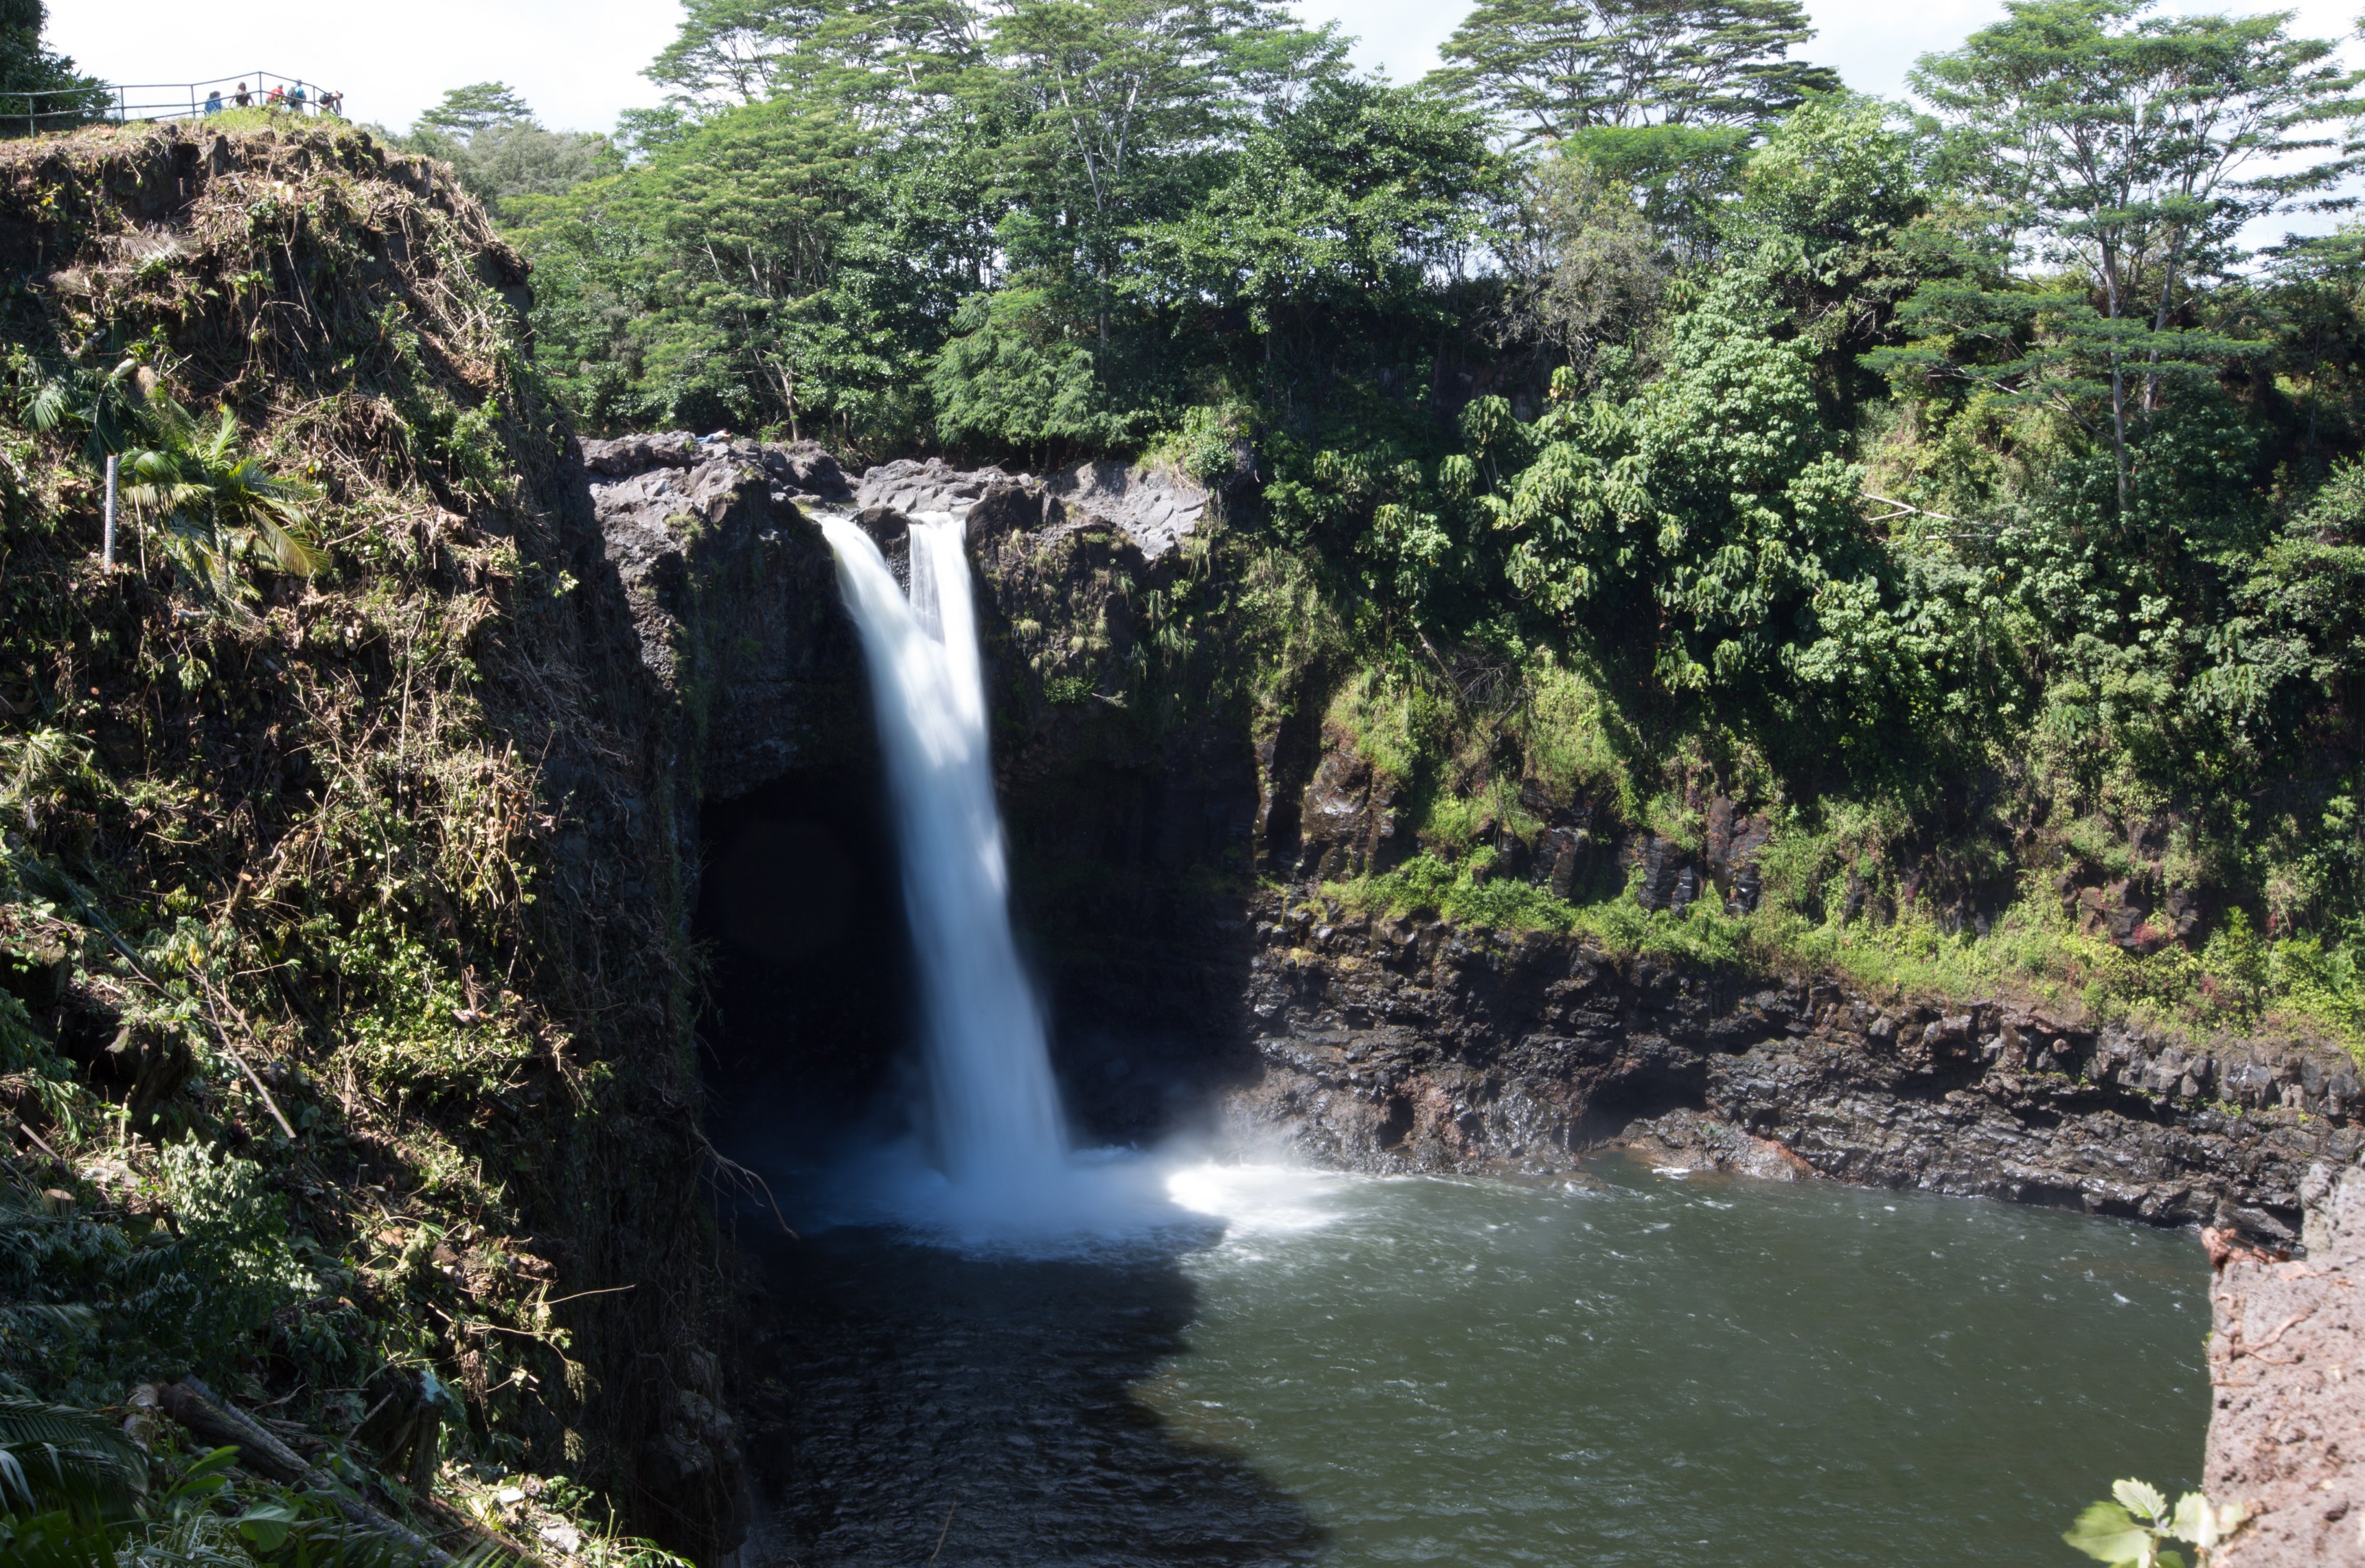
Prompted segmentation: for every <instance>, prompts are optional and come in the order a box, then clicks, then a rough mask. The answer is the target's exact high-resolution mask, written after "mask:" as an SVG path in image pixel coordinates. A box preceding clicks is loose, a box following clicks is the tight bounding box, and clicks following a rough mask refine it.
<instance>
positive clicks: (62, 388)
mask: <svg viewBox="0 0 2365 1568" xmlns="http://www.w3.org/2000/svg"><path fill="white" fill-rule="evenodd" d="M72 414H73V386H70V385H69V384H68V383H66V382H64V381H62V380H51V381H44V382H42V383H41V385H40V388H39V390H38V391H36V392H35V393H34V394H33V400H32V401H31V402H30V403H28V404H27V405H26V406H25V420H26V422H27V423H28V424H30V425H31V426H32V427H33V428H34V429H35V430H37V431H53V430H55V429H57V428H58V426H59V425H61V424H62V423H64V422H65V420H67V419H68V418H69V417H70V416H71V415H72Z"/></svg>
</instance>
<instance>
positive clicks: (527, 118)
mask: <svg viewBox="0 0 2365 1568" xmlns="http://www.w3.org/2000/svg"><path fill="white" fill-rule="evenodd" d="M532 123H533V111H532V109H530V108H528V107H527V106H526V102H525V100H524V99H523V98H521V97H520V96H518V92H517V89H516V88H514V87H512V86H510V84H508V83H506V82H472V83H470V84H468V85H467V86H465V87H454V88H453V89H451V90H450V91H449V92H447V93H445V94H444V95H443V102H441V103H439V104H437V105H436V106H434V107H432V108H431V109H429V110H427V111H426V112H425V113H424V114H422V115H420V117H419V120H418V123H417V124H416V125H414V126H413V127H412V128H411V129H413V130H440V131H442V132H443V133H444V134H445V135H447V136H457V137H460V138H462V139H464V140H465V139H466V138H468V137H471V136H474V135H476V132H478V131H480V130H482V129H485V128H486V127H487V126H490V125H504V124H518V125H531V124H532Z"/></svg>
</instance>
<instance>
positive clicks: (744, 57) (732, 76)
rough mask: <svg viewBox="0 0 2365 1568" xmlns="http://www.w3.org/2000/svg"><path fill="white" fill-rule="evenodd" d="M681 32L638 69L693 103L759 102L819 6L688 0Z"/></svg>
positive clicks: (783, 71) (783, 75)
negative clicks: (644, 67) (643, 67)
mask: <svg viewBox="0 0 2365 1568" xmlns="http://www.w3.org/2000/svg"><path fill="white" fill-rule="evenodd" d="M683 9H684V11H685V13H686V14H685V15H684V17H682V24H681V32H680V34H679V36H678V37H677V38H676V39H674V40H673V42H671V43H669V44H667V46H666V47H665V49H664V50H662V51H661V52H660V53H659V54H658V55H657V57H656V60H655V61H654V62H651V63H650V64H649V66H648V68H647V69H646V70H644V71H643V72H642V73H641V74H642V75H644V76H646V77H647V78H648V79H649V80H650V81H652V82H655V83H656V84H658V85H659V86H664V87H671V88H673V89H675V90H676V91H677V92H678V93H679V94H681V95H683V96H685V97H686V98H688V99H689V100H690V101H691V102H693V103H699V104H705V105H709V106H715V105H729V104H734V103H737V104H759V103H762V102H763V101H764V100H765V99H767V98H768V97H771V96H772V95H774V94H775V93H776V92H778V91H779V89H780V87H781V86H783V85H784V84H786V82H787V80H788V73H789V71H790V64H791V60H792V57H793V56H794V54H795V52H796V50H797V47H798V44H799V40H801V39H810V38H812V37H813V34H814V33H815V32H817V31H818V30H819V29H820V28H821V25H822V22H823V19H824V17H825V16H826V15H827V11H826V9H825V7H824V6H820V5H816V4H813V3H812V0H689V3H688V4H687V5H686V6H684V7H683Z"/></svg>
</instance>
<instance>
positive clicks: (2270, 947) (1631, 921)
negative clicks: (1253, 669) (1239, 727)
mask: <svg viewBox="0 0 2365 1568" xmlns="http://www.w3.org/2000/svg"><path fill="white" fill-rule="evenodd" d="M1492 858H1493V857H1492V855H1491V853H1490V852H1489V851H1486V850H1485V849H1480V850H1477V851H1475V852H1474V853H1472V854H1470V855H1469V856H1467V857H1463V858H1462V859H1460V860H1458V861H1454V860H1448V859H1446V858H1444V857H1440V856H1439V855H1436V854H1430V853H1423V854H1421V855H1418V856H1416V857H1413V858H1412V859H1411V860H1410V861H1408V862H1407V863H1406V864H1405V865H1403V866H1400V867H1398V868H1395V870H1393V871H1389V872H1386V873H1384V874H1382V875H1379V876H1372V877H1363V878H1358V879H1354V880H1351V881H1347V882H1338V883H1330V884H1327V885H1325V887H1324V889H1323V891H1324V893H1325V894H1326V895H1328V897H1330V898H1331V899H1333V900H1335V901H1336V902H1338V903H1339V905H1340V906H1341V907H1342V908H1344V909H1346V910H1349V911H1351V912H1352V913H1355V914H1357V915H1360V916H1363V917H1367V918H1380V919H1385V918H1388V917H1391V916H1398V915H1405V916H1416V917H1424V918H1443V919H1446V920H1450V921H1452V922H1454V923H1456V924H1462V925H1466V926H1473V927H1477V928H1481V929H1486V930H1492V931H1498V932H1509V933H1518V932H1530V931H1541V932H1551V933H1555V934H1569V935H1579V936H1583V937H1585V938H1586V939H1588V940H1590V941H1592V942H1594V943H1596V944H1597V945H1599V946H1601V947H1603V948H1604V949H1605V950H1607V951H1608V952H1610V953H1612V954H1616V955H1621V956H1647V957H1651V958H1660V959H1663V960H1666V961H1669V962H1673V963H1678V964H1682V965H1685V966H1687V967H1692V968H1699V969H1747V970H1756V971H1761V972H1765V973H1768V974H1778V973H1797V972H1800V971H1810V972H1821V973H1827V974H1832V975H1835V976H1839V977H1842V978H1844V980H1846V981H1847V982H1848V983H1849V984H1850V985H1851V986H1852V987H1854V988H1855V989H1856V990H1858V991H1864V992H1866V993H1868V994H1871V995H1875V996H1885V997H1890V998H1900V999H1901V998H1905V997H1919V998H1933V999H1946V1000H1953V1001H1970V1000H1974V999H1979V998H1993V997H1995V996H1997V995H1999V994H2002V995H2009V996H2015V997H2020V998H2023V999H2026V1000H2029V1001H2032V1002H2040V1003H2047V1004H2052V1005H2055V1006H2066V1007H2068V1008H2070V1009H2073V1010H2075V1011H2078V1012H2082V1013H2084V1014H2087V1015H2088V1016H2090V1017H2092V1018H2095V1019H2098V1020H2099V1019H2126V1020H2129V1021H2133V1022H2137V1023H2141V1024H2144V1025H2151V1026H2156V1027H2167V1028H2170V1029H2176V1030H2179V1031H2182V1032H2187V1033H2191V1034H2196V1035H2205V1034H2208V1033H2210V1032H2214V1031H2216V1030H2221V1029H2225V1030H2234V1031H2237V1032H2238V1031H2250V1030H2259V1029H2273V1030H2283V1031H2289V1032H2292V1033H2298V1034H2303V1035H2309V1036H2315V1037H2318V1038H2323V1039H2326V1040H2330V1041H2333V1042H2336V1043H2337V1044H2339V1045H2340V1046H2341V1047H2344V1048H2345V1049H2347V1050H2348V1053H2349V1054H2350V1055H2351V1056H2353V1057H2355V1058H2357V1060H2358V1062H2359V1066H2360V1067H2365V983H2360V982H2365V975H2360V973H2359V965H2358V963H2357V961H2356V958H2355V956H2354V955H2353V953H2350V952H2348V951H2346V950H2334V951H2331V952H2327V951H2326V949H2325V948H2324V947H2323V946H2322V945H2321V944H2320V943H2319V941H2318V940H2317V939H2316V938H2315V937H2313V936H2298V937H2286V938H2281V939H2279V940H2274V941H2261V940H2259V939H2258V938H2256V937H2255V936H2253V935H2249V933H2248V931H2247V924H2246V923H2241V922H2238V921H2229V922H2228V923H2226V924H2225V927H2223V928H2221V931H2220V933H2219V935H2218V936H2217V937H2216V938H2215V939H2214V940H2213V941H2212V942H2211V943H2210V944H2209V945H2208V946H2205V947H2204V948H2203V949H2202V951H2201V952H2199V953H2193V952H2189V951H2187V950H2185V949H2183V948H2181V947H2176V946H2169V947H2165V948H2162V949H2161V950H2160V951H2158V952H2157V953H2153V954H2151V955H2149V956H2138V955H2135V954H2131V953H2128V952H2125V951H2123V950H2122V949H2120V948H2119V947H2117V946H2113V944H2111V943H2110V942H2108V941H2105V940H2102V938H2099V937H2095V936H2090V935H2084V934H2082V933H2080V932H2079V931H2078V930H2077V929H2076V927H2075V926H2074V925H2073V924H2071V922H2070V921H2069V919H2068V916H2066V915H2064V914H2062V913H2060V910H2059V907H2058V904H2057V902H2054V901H2052V900H2051V899H2050V898H2049V897H2048V896H2046V895H2043V894H2040V893H2037V892H2035V891H2033V890H2032V891H2031V892H2029V893H2028V894H2026V895H2024V896H2023V898H2022V899H2021V900H2020V901H2019V902H2015V903H2014V904H2013V905H2012V907H2011V908H2010V909H2009V910H2007V911H2006V912H2005V913H2003V915H2002V916H2001V918H2000V919H1998V920H1996V921H1994V922H1993V923H1992V924H1990V929H1989V931H1988V933H1987V934H1986V935H1978V934H1976V933H1974V932H1972V931H1969V930H1959V931H1955V932H1948V931H1946V930H1945V929H1944V928H1943V927H1942V926H1941V925H1940V924H1938V923H1937V922H1936V921H1934V920H1933V919H1931V918H1930V917H1929V915H1928V913H1927V912H1926V910H1924V909H1923V908H1922V906H1920V905H1918V904H1917V905H1913V906H1910V907H1909V908H1908V909H1907V911H1906V912H1905V913H1903V915H1902V916H1900V918H1899V919H1897V920H1894V921H1890V922H1888V923H1885V924H1873V923H1871V922H1869V921H1866V920H1863V919H1857V920H1855V921H1839V920H1816V919H1811V918H1810V917H1808V916H1806V915H1803V914H1800V913H1797V912H1796V911H1793V910H1788V909H1785V908H1781V907H1778V906H1774V905H1767V906H1762V907H1760V908H1759V909H1757V910H1755V911H1753V912H1751V913H1745V914H1727V913H1724V912H1723V911H1722V910H1721V908H1718V907H1715V905H1714V903H1713V900H1712V897H1711V898H1710V899H1704V900H1703V901H1701V902H1698V903H1696V904H1694V905H1693V906H1692V907H1691V908H1690V909H1688V910H1686V911H1681V912H1676V911H1670V910H1656V911H1653V910H1645V909H1643V908H1642V906H1641V905H1639V904H1638V903H1636V902H1634V899H1633V897H1632V895H1631V893H1630V892H1627V891H1624V890H1620V891H1619V892H1617V893H1615V894H1613V895H1610V896H1607V897H1603V898H1598V899H1595V900H1591V901H1587V902H1567V901H1564V900H1561V899H1556V898H1554V897H1552V894H1551V893H1550V892H1549V891H1547V890H1544V889H1543V888H1541V887H1538V886H1535V885H1533V884H1531V883H1528V882H1524V881H1518V880H1512V879H1497V878H1494V877H1492V876H1490V875H1489V874H1488V872H1489V870H1490V868H1491V861H1492Z"/></svg>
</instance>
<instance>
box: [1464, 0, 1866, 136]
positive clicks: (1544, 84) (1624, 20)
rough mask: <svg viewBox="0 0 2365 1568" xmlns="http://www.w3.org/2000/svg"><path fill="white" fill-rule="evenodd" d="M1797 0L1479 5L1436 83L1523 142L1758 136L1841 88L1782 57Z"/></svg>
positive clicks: (1829, 76) (1515, 0)
mask: <svg viewBox="0 0 2365 1568" xmlns="http://www.w3.org/2000/svg"><path fill="white" fill-rule="evenodd" d="M1813 36H1814V29H1813V28H1811V27H1810V26H1809V25H1808V22H1807V13H1806V7H1805V6H1803V5H1801V4H1799V0H1480V4H1479V5H1478V6H1477V7H1476V9H1474V10H1473V11H1472V12H1471V13H1470V15H1469V17H1467V18H1466V19H1465V20H1464V21H1463V24H1462V26H1461V27H1460V28H1456V29H1455V31H1454V34H1453V36H1452V38H1451V39H1447V40H1446V43H1445V47H1444V49H1443V50H1442V51H1441V52H1442V53H1443V54H1444V56H1445V58H1446V59H1447V60H1448V61H1450V62H1459V63H1457V64H1452V65H1449V66H1448V67H1446V68H1445V69H1444V70H1443V71H1441V72H1440V73H1438V75H1439V80H1440V82H1441V83H1442V84H1445V85H1447V86H1449V87H1451V88H1452V89H1453V90H1456V91H1459V92H1463V93H1467V94H1469V95H1471V96H1473V97H1474V98H1475V99H1476V100H1477V101H1479V102H1481V103H1483V104H1485V105H1486V106H1488V107H1489V108H1490V109H1492V110H1494V111H1495V112H1496V113H1497V114H1499V115H1501V116H1503V117H1504V118H1507V119H1508V120H1509V121H1510V122H1511V123H1512V124H1513V125H1514V126H1515V127H1516V128H1517V129H1519V133H1520V135H1521V137H1522V138H1523V139H1524V140H1551V141H1557V140H1561V139H1563V138H1564V137H1568V136H1571V135H1574V134H1575V133H1576V132H1578V131H1581V130H1585V129H1590V128H1594V127H1602V126H1608V127H1622V128H1631V127H1635V126H1645V125H1687V126H1720V125H1740V126H1756V125H1761V124H1763V123H1765V121H1767V120H1769V119H1772V118H1775V117H1777V116H1778V115H1780V114H1782V113H1783V112H1784V111H1786V110H1788V109H1789V108H1791V107H1792V106H1795V105H1797V104H1798V103H1799V101H1800V100H1801V99H1802V98H1804V97H1805V96H1806V95H1808V94H1810V93H1815V92H1827V91H1830V90H1833V89H1835V88H1836V87H1838V85H1839V78H1838V76H1837V75H1835V74H1834V73H1832V72H1831V71H1829V70H1826V69H1824V68H1823V67H1821V66H1815V65H1809V64H1806V63H1804V62H1798V61H1793V60H1791V59H1789V58H1788V56H1789V51H1790V50H1791V48H1792V47H1793V46H1795V45H1798V44H1801V43H1804V42H1806V41H1807V40H1808V39H1810V38H1812V37H1813Z"/></svg>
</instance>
